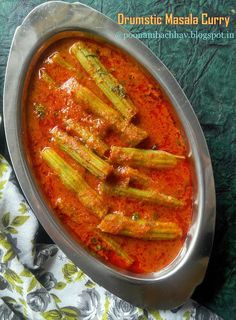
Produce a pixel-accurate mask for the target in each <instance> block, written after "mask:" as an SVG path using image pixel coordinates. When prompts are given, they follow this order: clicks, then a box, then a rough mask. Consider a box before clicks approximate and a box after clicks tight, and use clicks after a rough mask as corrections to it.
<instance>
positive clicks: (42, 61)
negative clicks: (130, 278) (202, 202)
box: [23, 35, 192, 274]
mask: <svg viewBox="0 0 236 320" xmlns="http://www.w3.org/2000/svg"><path fill="white" fill-rule="evenodd" d="M24 94H25V98H24V118H25V121H24V137H23V138H24V145H25V149H26V153H27V156H28V158H29V159H30V163H31V166H32V169H33V172H34V175H35V177H36V179H37V181H38V184H39V185H40V187H41V190H42V192H43V193H44V195H45V198H46V199H47V201H48V203H49V204H50V206H51V207H52V208H53V211H54V213H55V215H56V216H57V217H59V219H60V220H61V222H62V224H63V225H64V226H65V227H66V228H67V229H68V230H70V232H71V234H73V236H75V237H76V239H77V240H78V242H79V243H80V244H81V245H83V246H84V247H85V248H87V249H88V250H89V251H90V252H91V254H93V255H95V256H96V257H99V258H100V259H102V260H103V261H104V262H106V263H108V264H110V265H113V266H116V267H119V268H122V269H126V270H128V271H131V272H134V273H143V274H145V273H150V272H155V271H159V270H161V269H162V268H164V267H165V266H167V265H168V264H170V263H171V262H172V261H173V260H174V258H175V257H176V256H177V255H178V253H179V252H180V250H181V248H182V246H183V243H184V240H185V238H186V234H187V232H188V229H189V227H190V224H191V218H192V180H191V164H190V162H189V160H188V157H187V147H186V143H185V139H184V136H183V134H182V132H181V129H180V127H179V125H178V123H177V122H176V121H175V116H174V112H173V108H172V106H171V103H170V102H169V100H168V99H167V98H166V96H165V95H164V93H163V92H162V90H161V88H160V85H159V84H158V83H157V82H156V80H154V79H153V78H152V77H151V75H149V74H148V73H147V72H146V70H144V68H143V67H142V66H141V65H140V64H139V63H138V62H137V61H135V60H134V59H133V58H132V57H130V56H129V55H128V54H127V53H126V52H124V51H122V50H121V49H119V48H117V47H115V46H114V45H112V44H110V43H107V42H104V41H101V40H99V39H94V38H93V39H91V38H86V37H81V36H75V35H73V36H71V37H67V38H64V39H61V40H58V41H56V42H55V43H53V44H51V45H50V46H49V47H48V48H47V49H46V50H45V51H44V52H43V54H42V55H41V56H40V58H39V59H38V61H37V63H36V65H35V66H34V67H33V70H32V72H31V77H30V81H29V82H27V83H26V85H25V88H24Z"/></svg>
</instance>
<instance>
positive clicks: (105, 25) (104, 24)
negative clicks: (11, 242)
mask: <svg viewBox="0 0 236 320" xmlns="http://www.w3.org/2000/svg"><path fill="white" fill-rule="evenodd" d="M50 10H52V12H54V14H55V13H57V14H60V13H61V12H64V14H63V16H64V19H63V17H60V18H61V19H62V20H61V21H59V22H60V23H59V24H58V20H57V21H56V22H57V23H56V24H53V23H54V21H52V24H51V28H46V27H47V25H43V24H42V20H41V24H40V16H42V15H43V14H44V16H45V15H47V16H50ZM63 10H64V11H63ZM75 11H76V12H75ZM65 12H66V14H65ZM84 13H87V16H86V15H85V16H86V17H87V18H88V19H85V18H84V17H83V14H84ZM68 16H70V18H71V17H72V19H71V20H70V21H69V22H68V21H65V20H66V19H65V18H66V17H67V18H68ZM56 17H57V15H56ZM95 17H96V19H95ZM93 19H95V20H96V23H97V25H94V23H93V24H91V21H94V20H93ZM47 23H48V22H47ZM75 23H78V24H79V25H80V26H79V27H78V25H76V26H75ZM91 25H92V27H91ZM40 28H42V30H41V29H40ZM86 28H87V29H86ZM91 28H92V29H93V30H91ZM94 28H95V29H97V30H96V32H94ZM68 29H79V30H83V31H85V30H87V31H89V32H90V33H94V34H99V35H102V36H103V37H104V38H105V39H108V41H111V42H112V43H113V44H114V45H116V46H118V47H121V48H123V49H124V50H125V51H127V49H128V53H129V54H130V55H131V56H132V57H134V58H135V60H137V61H138V62H139V63H140V64H141V65H142V66H144V68H145V69H146V70H147V71H148V72H149V73H150V74H151V75H152V76H153V77H154V78H155V79H156V80H157V82H158V83H160V85H161V87H162V90H163V91H165V93H166V94H167V96H168V97H169V99H170V101H171V103H172V107H173V109H175V112H176V114H177V115H178V118H179V119H180V122H181V125H182V126H183V128H184V130H185V134H186V136H187V141H188V143H189V145H190V147H191V152H192V156H193V159H194V162H195V170H196V177H197V184H198V195H197V196H198V197H197V198H198V199H196V200H197V201H198V214H197V215H196V221H195V222H194V223H192V225H191V228H190V231H189V234H188V237H187V239H186V241H185V244H184V246H183V248H185V247H186V245H188V248H187V252H185V253H184V256H182V257H181V259H180V261H178V262H177V263H175V262H176V259H174V261H173V262H172V263H170V264H169V265H168V266H167V267H165V268H163V269H162V270H160V271H158V272H156V273H152V275H153V276H151V277H150V276H149V277H148V276H147V275H145V276H143V275H141V276H140V275H138V276H137V275H136V276H135V275H133V274H130V273H127V272H123V271H122V272H121V270H116V269H115V268H114V267H110V266H108V265H106V264H105V263H103V262H100V261H99V260H97V259H95V258H94V257H92V256H91V255H90V254H88V253H87V251H86V250H84V249H82V248H81V247H80V246H78V243H77V245H76V242H75V241H74V240H73V241H71V240H72V239H71V237H69V238H70V239H68V232H65V230H64V231H63V234H64V235H65V234H67V236H66V238H65V239H59V238H60V236H59V237H58V235H57V234H55V231H54V232H53V228H54V229H57V231H61V228H59V225H58V223H56V224H55V221H53V219H52V218H53V216H52V215H51V213H49V215H46V214H43V212H42V211H45V212H46V213H48V212H49V210H48V207H47V206H46V203H45V202H44V201H43V198H42V197H41V196H40V198H39V190H38V187H37V186H36V185H35V184H34V183H33V179H32V176H31V175H30V170H29V167H28V165H27V163H26V159H25V156H24V152H23V148H22V142H21V141H20V140H21V139H20V134H19V133H20V132H21V131H22V130H21V121H20V117H19V115H20V114H21V110H20V109H21V108H20V107H19V106H20V104H21V103H20V101H21V98H20V97H21V94H22V92H23V84H24V81H23V79H24V77H25V74H26V72H27V70H26V69H27V66H29V63H30V61H31V59H32V57H33V55H34V53H35V50H36V48H38V47H39V45H41V44H42V43H44V42H45V40H46V38H47V39H49V38H50V37H51V36H52V35H53V34H56V33H58V32H60V31H65V30H68ZM98 30H99V31H98ZM115 32H122V33H129V32H128V31H127V30H125V29H123V28H122V27H120V26H119V25H117V24H116V23H115V22H113V21H112V20H110V19H109V18H107V17H106V16H104V15H103V14H101V13H100V12H98V11H96V10H94V9H91V8H90V7H88V6H86V5H83V4H80V3H72V4H70V3H66V2H63V1H52V2H47V3H43V4H41V5H39V6H37V7H36V8H34V9H33V10H32V11H31V12H30V13H29V14H28V15H27V16H26V18H25V19H24V21H23V23H22V24H21V26H20V27H18V28H17V30H16V32H15V35H14V38H13V41H12V46H11V50H10V53H9V59H8V64H7V70H6V76H5V85H4V108H3V109H4V124H5V133H6V139H7V145H8V150H9V153H10V157H11V161H12V163H13V167H14V169H15V172H16V175H17V178H18V181H19V182H20V185H21V187H22V190H23V192H24V194H25V196H26V198H27V200H28V202H29V203H30V206H31V207H32V209H33V211H34V212H35V213H36V215H37V218H39V220H40V222H41V223H42V225H43V226H44V228H45V229H46V231H47V232H48V233H49V235H50V236H51V237H52V239H53V240H54V241H55V242H56V243H58V244H59V246H60V247H61V249H62V250H64V251H65V253H66V254H67V255H69V257H70V258H71V259H72V260H73V261H74V262H76V264H77V265H79V267H81V268H82V269H86V273H87V274H88V275H89V276H91V277H92V278H95V279H96V281H97V282H100V283H101V284H102V285H104V286H106V285H105V284H106V281H105V282H104V280H102V281H100V279H99V278H98V277H96V276H95V275H94V272H93V271H94V270H93V268H91V267H88V265H87V266H85V265H86V263H82V262H81V261H78V260H80V258H81V257H82V258H83V259H85V262H86V260H90V261H91V262H92V263H95V264H96V270H97V272H98V273H99V274H100V273H101V274H104V271H103V272H102V270H101V269H104V270H106V272H108V274H109V275H110V276H112V277H115V278H116V279H118V281H119V280H120V281H125V282H128V283H129V282H130V283H133V284H134V285H135V284H139V285H143V286H146V285H147V284H148V285H151V286H152V285H154V286H155V285H158V284H159V285H160V284H161V283H162V282H167V280H168V282H169V281H170V278H174V279H175V278H176V276H178V277H180V275H181V274H182V279H184V278H183V271H184V270H185V271H187V270H186V266H187V265H189V261H190V260H191V259H190V258H192V259H193V260H195V264H199V263H200V262H201V263H200V264H201V268H200V266H199V267H198V273H199V274H198V277H197V278H196V279H195V281H193V283H192V285H191V286H190V287H191V288H188V290H187V291H188V293H187V294H186V293H185V298H186V296H189V295H190V294H191V293H192V291H193V289H194V288H195V287H196V285H198V284H199V283H200V282H201V281H202V279H203V277H204V274H205V270H206V267H207V263H208V259H209V255H210V251H211V247H212V241H213V235H214V221H215V191H214V180H213V173H212V167H211V161H210V156H209V152H208V149H207V145H206V142H205V139H204V135H203V133H202V130H201V127H200V125H199V123H198V120H197V118H196V116H195V114H194V112H193V110H192V107H191V105H190V103H189V101H188V99H187V97H186V96H185V94H184V93H183V91H182V89H181V88H180V86H179V85H178V83H177V81H176V80H175V79H174V77H173V76H172V74H171V73H170V71H169V70H168V69H167V68H166V67H165V66H164V64H163V63H162V62H161V61H160V60H159V58H157V57H156V56H155V55H154V54H153V53H152V52H151V51H150V50H149V49H148V48H147V47H146V46H145V45H144V44H143V43H142V42H141V41H140V40H138V39H134V38H131V39H127V40H122V41H117V39H115V41H114V39H112V37H111V35H114V33H115ZM27 36H28V38H27ZM23 37H25V38H26V39H29V40H30V45H29V43H28V48H27V49H28V50H27V51H26V52H25V51H23V50H24V49H25V47H24V46H23V44H21V45H20V53H21V61H20V68H19V70H17V74H18V77H16V78H14V77H13V75H14V74H15V71H14V67H15V66H16V62H19V52H16V47H17V48H18V45H19V43H20V41H21V42H22V40H23ZM112 40H113V41H112ZM118 40H119V39H118ZM23 42H24V43H25V44H26V41H25V40H24V41H23ZM17 44H18V45H17ZM26 47H27V46H26ZM144 56H145V57H146V58H147V59H146V62H144V58H143V57H144ZM17 57H18V60H17V59H16V58H17ZM18 64H19V63H18ZM18 67H19V66H18ZM14 89H15V93H14V94H13V95H12V94H10V91H12V90H13V92H14ZM180 105H181V106H180ZM12 114H13V115H14V117H13V119H12ZM10 119H11V120H12V121H11V122H10V123H11V125H13V126H10V125H8V123H9V120H10ZM185 122H186V123H185ZM203 212H208V215H206V216H207V217H204V215H203ZM50 217H51V219H50ZM209 221H210V223H209ZM47 223H49V225H47ZM207 223H208V226H207ZM203 227H204V228H205V229H204V232H203ZM202 233H203V234H204V237H206V234H207V237H208V246H207V248H203V246H200V244H199V237H200V236H202V237H203V235H202ZM191 237H192V239H190V238H191ZM74 245H75V247H76V248H77V247H78V248H79V251H81V252H78V250H75V249H76V248H74V247H73V246H74ZM204 247H205V245H204ZM203 249H205V250H203ZM70 250H71V252H70ZM183 251H184V250H182V255H183ZM201 251H203V252H204V251H205V252H204V254H203V253H201ZM75 254H76V255H77V256H75ZM178 256H179V255H178ZM78 258H79V259H78ZM177 258H178V257H177ZM203 258H204V259H205V260H204V261H202V259H203ZM173 266H174V267H173ZM171 268H172V269H171ZM188 272H189V271H188ZM190 273H191V272H190ZM190 278H191V277H190ZM192 280H193V279H192ZM155 287H156V286H155ZM160 287H162V286H160ZM109 288H110V291H115V292H114V293H115V294H117V290H112V289H113V288H112V287H111V286H109ZM190 289H191V290H190ZM143 290H144V289H143ZM144 291H145V290H144ZM157 291H158V290H157ZM145 292H146V291H145ZM121 296H122V295H121ZM126 300H128V301H129V299H126ZM139 300H140V299H139ZM146 300H147V299H146ZM177 300H179V299H177ZM180 300H181V299H180ZM182 300H183V299H182ZM130 302H132V303H134V302H133V301H130ZM169 303H170V302H169ZM146 304H147V303H146V302H145V305H146ZM179 304H180V303H179V302H178V303H177V304H176V303H174V306H177V305H179Z"/></svg>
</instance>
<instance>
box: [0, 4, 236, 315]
mask: <svg viewBox="0 0 236 320" xmlns="http://www.w3.org/2000/svg"><path fill="white" fill-rule="evenodd" d="M42 2H43V1H41V0H21V1H19V0H1V1H0V87H1V88H0V111H1V110H2V90H3V81H4V71H5V66H6V62H7V55H8V51H9V47H10V43H11V40H12V36H13V33H14V31H15V28H16V27H17V26H18V25H19V24H20V23H21V22H22V20H23V18H24V17H25V15H26V14H27V13H28V12H29V11H30V10H31V9H32V8H33V7H34V6H36V5H38V4H40V3H42ZM71 2H72V1H71ZM81 2H82V3H85V4H87V5H90V6H92V7H93V8H95V9H97V10H99V11H101V12H103V13H104V14H106V15H107V16H109V17H110V18H112V19H114V20H116V19H117V12H124V14H126V15H127V16H142V15H151V14H158V15H164V14H165V13H166V12H173V13H174V14H176V15H187V14H188V13H193V14H194V15H198V14H199V13H201V12H207V13H209V15H212V16H225V15H230V17H231V22H230V27H229V28H228V30H231V31H232V32H235V31H236V30H235V24H236V3H235V0H227V1H224V0H217V1H215V0H208V1H206V0H205V1H203V0H199V1H196V0H163V1H154V0H153V1H152V0H146V1H145V0H126V1H118V0H110V1H109V0H86V1H81ZM127 28H128V29H129V30H131V31H132V32H135V33H136V32H142V31H145V32H148V31H158V32H160V31H163V32H165V31H167V30H172V31H174V30H176V31H178V32H179V31H184V32H190V31H191V30H198V31H202V32H213V31H214V32H218V31H222V30H223V29H224V28H223V27H219V26H205V27H203V26H201V25H198V26H184V27H180V26H165V25H162V26H127ZM223 31H226V29H224V30H223ZM143 41H144V42H145V43H146V44H147V45H148V46H149V47H150V48H151V49H152V50H153V52H154V53H155V54H156V55H157V56H158V57H159V58H160V59H161V60H162V61H163V62H164V63H165V64H166V66H167V67H168V68H169V69H170V70H171V72H172V73H173V74H174V75H175V77H176V79H177V80H178V81H179V83H180V85H181V87H182V88H183V89H184V91H185V93H186V95H187V96H188V98H189V100H190V102H191V103H192V106H193V108H194V110H195V112H196V114H197V116H198V119H199V121H200V123H201V125H202V128H203V130H204V133H205V136H206V139H207V143H208V146H209V150H210V153H211V157H212V162H213V167H214V174H215V182H216V193H217V220H216V235H215V242H214V247H213V253H212V257H211V261H210V265H209V268H208V272H207V275H206V278H205V280H204V282H203V284H202V285H200V286H199V287H198V288H197V290H196V291H195V293H194V295H193V298H194V299H196V300H197V301H198V302H201V303H202V304H204V305H205V306H207V307H208V308H210V309H212V310H213V311H215V312H216V313H218V314H219V315H221V316H222V317H223V318H224V319H226V320H227V319H229V320H232V319H235V318H236V315H235V314H236V219H235V210H234V209H235V205H234V204H235V200H236V169H235V168H236V166H235V160H236V89H235V86H236V54H235V50H236V33H235V39H216V40H214V41H212V40H201V39H185V40H180V39H143ZM0 153H5V155H6V153H7V152H6V146H5V141H4V136H3V132H2V131H0Z"/></svg>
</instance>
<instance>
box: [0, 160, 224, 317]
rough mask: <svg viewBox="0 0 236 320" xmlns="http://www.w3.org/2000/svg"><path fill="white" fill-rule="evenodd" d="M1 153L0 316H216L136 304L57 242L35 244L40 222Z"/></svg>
mask: <svg viewBox="0 0 236 320" xmlns="http://www.w3.org/2000/svg"><path fill="white" fill-rule="evenodd" d="M15 181H16V180H15V177H14V175H13V172H12V170H11V167H10V166H9V164H8V163H7V162H6V160H5V159H4V158H3V157H1V156H0V320H19V319H29V320H41V319H46V320H59V319H60V320H67V319H68V320H76V319H83V320H145V319H146V320H154V319H157V320H177V319H179V320H182V319H183V320H190V319H197V320H200V319H201V320H204V319H206V320H211V319H212V320H219V319H221V318H220V317H218V316H217V315H214V314H213V313H211V312H210V311H209V310H208V309H206V308H204V307H202V306H200V305H199V304H197V303H196V302H194V301H192V300H189V301H188V302H187V303H186V304H185V305H184V306H182V307H180V308H177V309H175V310H170V311H161V310H144V309H140V308H137V307H134V306H132V305H130V304H129V303H127V302H126V301H123V300H121V299H119V298H118V297H116V296H114V295H113V294H111V293H110V292H108V291H106V290H105V289H104V288H102V287H100V286H98V285H97V284H96V283H94V282H93V281H92V280H91V279H90V278H89V277H88V276H86V274H84V273H83V272H82V271H81V270H80V269H79V268H77V267H76V266H75V265H74V264H73V263H72V262H71V261H70V260H69V259H67V257H66V256H65V255H64V253H63V252H62V251H61V250H60V249H58V248H57V247H56V245H53V244H52V245H39V244H37V243H35V241H34V239H35V235H36V232H37V230H38V222H37V219H36V218H35V216H34V214H33V212H32V211H31V210H30V208H29V206H28V205H27V203H26V202H25V199H24V197H23V196H22V194H21V193H20V191H19V189H18V187H17V184H16V182H15Z"/></svg>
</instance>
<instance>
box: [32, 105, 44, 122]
mask: <svg viewBox="0 0 236 320" xmlns="http://www.w3.org/2000/svg"><path fill="white" fill-rule="evenodd" d="M34 112H35V113H36V116H37V118H39V119H43V118H44V117H45V115H46V108H45V106H44V105H42V104H41V103H36V104H35V105H34Z"/></svg>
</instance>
